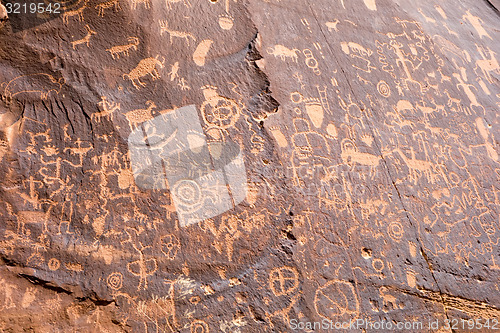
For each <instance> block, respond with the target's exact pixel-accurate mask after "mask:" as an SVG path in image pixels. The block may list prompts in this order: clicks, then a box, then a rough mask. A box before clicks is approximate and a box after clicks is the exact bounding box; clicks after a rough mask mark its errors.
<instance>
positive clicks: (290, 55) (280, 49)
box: [266, 44, 300, 62]
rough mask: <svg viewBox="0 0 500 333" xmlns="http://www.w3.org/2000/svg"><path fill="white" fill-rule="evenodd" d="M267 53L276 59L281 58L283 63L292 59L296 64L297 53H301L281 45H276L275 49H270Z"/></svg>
mask: <svg viewBox="0 0 500 333" xmlns="http://www.w3.org/2000/svg"><path fill="white" fill-rule="evenodd" d="M266 51H267V53H268V54H271V55H273V56H275V57H276V58H277V57H279V58H280V59H281V60H283V61H286V60H287V59H291V60H293V61H294V62H297V59H298V55H297V53H299V52H300V50H299V49H289V48H288V47H286V46H284V45H280V44H278V45H274V46H273V47H268V48H267V50H266Z"/></svg>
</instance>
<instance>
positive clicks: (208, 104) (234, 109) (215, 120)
mask: <svg viewBox="0 0 500 333" xmlns="http://www.w3.org/2000/svg"><path fill="white" fill-rule="evenodd" d="M201 112H202V115H203V120H205V122H206V123H207V124H208V125H212V126H216V127H219V128H223V129H226V128H229V127H231V126H233V125H234V124H235V123H236V121H237V120H238V118H239V115H240V110H239V108H238V105H237V104H236V102H234V101H233V100H230V99H229V98H225V97H221V96H219V97H215V98H211V99H209V100H207V101H205V102H203V104H202V105H201Z"/></svg>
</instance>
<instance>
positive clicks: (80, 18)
mask: <svg viewBox="0 0 500 333" xmlns="http://www.w3.org/2000/svg"><path fill="white" fill-rule="evenodd" d="M82 2H83V5H82ZM88 2H89V1H88V0H80V1H78V3H77V4H76V6H78V7H79V8H77V9H73V10H68V11H65V12H64V13H63V14H62V18H63V22H64V23H65V24H68V19H69V18H70V17H73V16H76V17H78V21H80V22H81V21H83V20H84V17H83V11H84V10H85V9H86V8H87V3H88Z"/></svg>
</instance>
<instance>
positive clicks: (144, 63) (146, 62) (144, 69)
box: [122, 58, 165, 89]
mask: <svg viewBox="0 0 500 333" xmlns="http://www.w3.org/2000/svg"><path fill="white" fill-rule="evenodd" d="M164 61H165V60H163V62H164ZM163 62H161V61H160V60H158V59H157V58H146V59H142V60H141V61H139V63H138V64H137V66H136V67H135V68H134V69H132V70H131V71H130V73H128V74H123V75H122V77H123V79H125V78H128V79H129V80H130V81H131V82H132V84H133V85H134V87H135V88H136V89H140V87H139V86H138V85H137V84H136V81H137V83H138V84H139V85H140V86H142V87H144V86H146V84H145V83H143V82H141V80H140V78H141V77H144V76H146V75H148V74H149V75H151V77H152V79H153V80H156V79H159V78H160V74H159V73H158V71H157V70H156V66H159V67H160V68H163V67H164V65H163Z"/></svg>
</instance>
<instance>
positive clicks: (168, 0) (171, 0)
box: [165, 0, 191, 9]
mask: <svg viewBox="0 0 500 333" xmlns="http://www.w3.org/2000/svg"><path fill="white" fill-rule="evenodd" d="M178 2H182V3H184V6H186V7H187V8H189V7H191V3H190V2H189V0H165V5H166V6H167V9H172V4H173V3H178Z"/></svg>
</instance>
